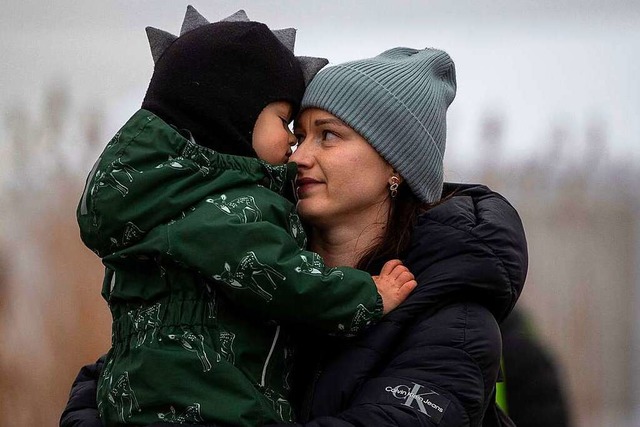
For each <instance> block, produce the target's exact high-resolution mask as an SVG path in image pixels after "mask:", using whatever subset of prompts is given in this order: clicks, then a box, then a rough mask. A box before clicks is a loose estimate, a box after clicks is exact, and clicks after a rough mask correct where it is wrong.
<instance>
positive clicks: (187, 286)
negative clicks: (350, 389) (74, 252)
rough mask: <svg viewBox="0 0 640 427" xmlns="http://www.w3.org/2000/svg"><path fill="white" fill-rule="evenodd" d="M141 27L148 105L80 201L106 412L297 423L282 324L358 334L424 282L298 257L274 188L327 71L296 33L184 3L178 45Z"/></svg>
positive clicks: (120, 136) (300, 238)
mask: <svg viewBox="0 0 640 427" xmlns="http://www.w3.org/2000/svg"><path fill="white" fill-rule="evenodd" d="M147 31H148V35H149V40H150V43H151V47H152V53H153V57H154V62H155V68H154V73H153V77H152V79H151V82H150V84H149V88H148V90H147V94H146V96H145V100H144V102H143V105H142V107H143V109H141V110H140V111H138V112H137V113H135V114H134V115H133V117H132V118H131V119H130V120H129V121H128V122H127V123H126V124H125V125H124V127H123V128H122V129H121V130H120V131H119V132H118V133H117V134H116V136H115V137H114V138H113V139H112V140H111V141H110V143H109V144H108V145H107V147H106V148H105V150H104V152H103V153H102V155H101V156H100V158H99V159H98V161H97V163H96V165H95V166H94V168H93V170H92V172H91V173H90V175H89V178H88V180H87V184H86V188H85V191H84V194H83V196H82V199H81V200H80V204H79V207H78V222H79V225H80V230H81V235H82V239H83V241H84V242H85V244H86V245H87V246H88V247H89V248H91V249H92V250H94V251H95V252H96V253H97V254H98V256H100V257H101V258H102V260H103V263H104V264H105V266H106V273H105V279H104V283H103V291H102V293H103V296H104V298H105V299H106V300H107V301H108V303H109V307H110V309H111V312H112V315H113V334H112V348H111V350H110V351H109V353H108V355H107V360H106V363H105V368H104V370H103V373H102V375H101V377H100V380H99V384H98V396H97V398H98V407H99V410H100V414H101V418H102V420H103V422H104V423H105V424H106V425H121V424H150V423H153V422H157V421H166V422H174V423H184V422H189V423H203V422H207V423H216V424H218V423H219V424H221V425H240V426H255V425H263V424H267V423H271V422H282V421H285V422H286V421H291V420H292V418H293V415H292V412H291V408H290V405H289V403H288V391H289V383H288V374H289V372H290V368H291V363H292V357H293V353H292V351H293V347H292V345H291V344H292V343H291V339H290V338H289V336H288V335H287V334H285V333H284V332H283V331H282V330H281V326H280V324H281V323H282V324H289V325H296V327H299V328H301V329H302V330H306V329H305V328H309V329H313V330H315V331H320V332H324V333H327V334H336V335H344V336H351V335H354V334H356V333H358V332H359V331H360V330H362V328H363V327H364V326H366V325H367V324H369V323H370V322H372V321H375V320H377V319H379V318H380V316H381V315H382V314H383V312H384V313H386V312H388V311H389V310H390V309H393V308H394V307H395V306H397V305H398V304H399V303H400V302H401V301H402V300H403V299H404V297H406V295H407V294H408V293H409V292H410V291H411V290H412V289H413V287H414V286H415V281H414V280H413V276H412V275H411V273H409V272H408V270H407V269H406V268H405V267H404V266H402V265H400V262H399V261H390V262H389V263H387V264H386V265H385V267H384V268H383V271H382V273H381V275H380V276H377V278H376V282H375V283H374V280H373V279H372V277H371V276H369V275H368V274H366V273H364V272H362V271H358V270H354V269H350V268H327V267H326V266H325V265H324V262H323V260H322V259H321V258H320V256H319V255H317V254H315V253H312V252H308V251H305V250H304V247H305V243H306V238H305V234H304V231H303V229H302V226H301V224H300V220H299V218H298V216H297V214H296V212H295V209H294V206H293V205H292V203H291V202H289V201H288V200H287V199H286V198H285V197H283V196H282V195H280V194H279V193H281V192H282V191H283V190H284V189H285V188H286V186H287V185H288V184H290V183H291V180H292V179H293V178H294V177H295V174H296V166H295V165H294V164H285V165H283V163H285V162H286V161H287V159H288V157H289V155H290V154H291V146H293V145H294V144H295V138H294V137H293V135H292V134H291V132H290V130H289V128H288V123H289V122H290V120H291V118H292V115H293V114H295V111H296V110H297V108H298V107H299V103H300V100H301V98H302V94H303V91H304V87H305V83H306V82H305V80H307V81H308V80H309V79H310V78H311V77H312V76H313V75H314V74H315V72H317V70H318V69H319V68H321V67H322V66H323V65H325V63H326V61H324V60H320V59H317V58H304V59H302V60H300V61H299V60H298V58H296V57H295V56H294V55H293V53H292V50H293V38H294V36H295V31H294V30H281V31H280V32H275V33H272V32H271V31H270V30H269V29H268V28H267V27H266V26H265V25H263V24H260V23H256V22H250V21H248V19H247V18H246V15H244V12H242V11H241V12H239V13H237V14H235V15H233V16H232V17H230V18H228V19H227V20H225V21H221V22H218V23H214V24H209V23H208V22H207V21H206V20H205V19H204V18H203V17H202V16H200V15H199V14H198V13H197V12H196V11H195V9H193V8H192V7H189V8H188V9H187V15H186V16H185V22H184V24H183V27H182V30H181V35H180V37H175V36H172V35H170V34H169V33H165V32H161V31H160V30H155V29H148V30H147ZM287 45H288V46H287ZM256 157H258V158H260V159H262V160H259V159H257V158H256ZM376 286H378V287H379V292H380V293H378V291H377V290H376Z"/></svg>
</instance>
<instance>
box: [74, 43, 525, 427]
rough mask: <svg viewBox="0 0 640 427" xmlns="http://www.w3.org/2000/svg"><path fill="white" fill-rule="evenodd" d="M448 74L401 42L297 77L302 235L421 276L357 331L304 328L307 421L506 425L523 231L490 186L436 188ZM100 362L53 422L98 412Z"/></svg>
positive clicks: (340, 261)
mask: <svg viewBox="0 0 640 427" xmlns="http://www.w3.org/2000/svg"><path fill="white" fill-rule="evenodd" d="M455 87H456V83H455V69H454V65H453V62H452V61H451V59H450V58H449V56H448V55H447V54H446V53H444V52H442V51H438V50H434V49H424V50H414V49H406V48H397V49H392V50H389V51H387V52H384V53H382V54H381V55H379V56H377V57H374V58H370V59H365V60H360V61H354V62H349V63H346V64H341V65H337V66H333V67H329V68H326V69H325V70H323V71H321V72H320V73H319V74H318V75H317V76H316V77H315V79H314V80H313V81H312V82H311V84H310V85H309V87H308V88H307V91H306V93H305V97H304V100H303V103H302V109H303V111H302V113H301V115H300V116H299V118H298V120H297V123H296V134H297V136H298V140H299V146H298V149H297V150H296V152H295V153H294V154H293V155H292V157H291V160H292V161H294V162H296V163H297V164H298V178H297V180H296V187H297V193H298V197H299V203H298V210H299V213H300V216H301V217H302V218H303V219H304V220H305V221H306V223H307V226H308V229H309V233H310V239H309V242H310V249H311V250H313V251H316V252H318V253H319V254H321V255H322V256H323V257H324V259H325V261H326V262H327V264H329V265H350V266H354V267H358V268H362V269H365V270H368V271H376V269H379V266H380V265H381V263H382V262H384V260H386V259H389V258H396V257H398V258H400V259H402V260H403V261H404V262H405V264H406V265H407V266H408V267H409V269H410V270H411V271H412V272H413V273H414V275H415V276H416V279H417V281H418V287H417V288H416V290H415V291H414V292H413V293H412V294H411V295H410V296H409V298H408V299H407V300H406V301H405V302H404V303H403V304H401V305H400V306H399V307H398V308H397V309H396V310H395V311H393V312H392V313H390V314H389V315H387V316H385V317H384V318H383V320H382V321H380V322H379V323H378V324H376V325H375V326H373V327H371V328H370V329H369V330H367V331H366V332H365V333H364V334H363V335H360V336H358V337H357V338H355V339H353V340H350V341H346V340H340V339H327V338H320V337H315V336H309V335H308V334H306V333H305V332H304V331H302V333H301V336H302V338H301V341H304V344H301V350H300V353H299V354H298V356H297V361H298V362H299V365H298V375H297V377H296V378H295V380H296V382H295V383H294V387H295V389H296V390H297V391H298V393H296V395H297V396H298V397H299V401H297V402H295V403H296V404H297V409H298V420H299V421H300V422H302V423H306V424H305V425H309V426H352V425H358V426H435V425H438V426H442V427H444V426H479V425H485V426H486V425H501V424H500V423H501V421H500V420H499V419H498V418H501V415H500V414H498V413H497V409H496V406H495V403H494V388H495V387H494V386H495V383H496V380H497V377H498V371H499V364H500V331H499V329H498V322H499V321H501V320H502V319H504V318H505V317H506V315H507V314H508V313H509V312H510V311H511V309H512V308H513V305H514V304H515V302H516V300H517V298H518V296H519V294H520V292H521V289H522V286H523V283H524V278H525V275H526V268H527V253H526V242H525V237H524V232H523V229H522V225H521V222H520V219H519V217H518V215H517V213H516V211H515V210H514V209H513V208H512V207H511V206H510V205H509V203H508V202H507V201H506V200H505V199H504V198H502V197H501V196H499V195H498V194H496V193H493V192H491V191H490V190H488V189H487V188H485V187H482V186H470V185H445V186H444V192H443V183H442V161H443V154H444V146H445V133H446V120H445V117H446V110H447V108H448V106H449V104H450V103H451V101H452V100H453V97H454V95H455ZM443 194H444V198H443V197H442V195H443ZM98 370H99V366H95V365H94V366H92V367H89V368H85V370H83V371H81V373H80V376H79V378H78V380H77V382H76V383H75V384H74V387H73V389H72V396H71V399H70V402H69V405H68V406H67V411H66V412H65V415H63V423H62V425H65V426H73V425H91V424H89V422H90V418H91V417H94V419H95V415H94V414H95V409H94V406H95V401H94V400H92V399H94V396H93V395H92V393H93V391H92V388H94V387H95V379H94V378H95V375H96V372H97V371H98ZM83 411H84V412H83ZM87 412H88V413H89V415H87ZM65 417H66V418H65ZM74 417H75V418H74ZM74 419H75V420H79V421H81V422H79V423H77V424H74V423H73V420H74ZM502 422H508V421H506V420H502Z"/></svg>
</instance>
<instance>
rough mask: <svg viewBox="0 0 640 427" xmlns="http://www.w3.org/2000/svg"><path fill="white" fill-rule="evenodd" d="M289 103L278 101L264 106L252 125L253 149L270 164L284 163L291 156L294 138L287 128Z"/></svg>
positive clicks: (289, 119) (289, 114) (289, 113)
mask: <svg viewBox="0 0 640 427" xmlns="http://www.w3.org/2000/svg"><path fill="white" fill-rule="evenodd" d="M290 121H291V105H290V104H289V103H288V102H284V101H278V102H272V103H271V104H269V105H267V106H266V107H264V109H263V110H262V112H261V113H260V115H259V116H258V119H257V120H256V124H255V126H254V127H253V138H252V139H253V140H252V145H253V149H254V150H255V151H256V154H257V155H258V157H259V158H261V159H262V160H264V161H266V162H268V163H271V164H272V165H278V164H284V163H286V162H287V161H288V160H289V156H291V147H292V146H293V145H295V143H296V138H295V136H293V133H291V130H290V129H289V122H290Z"/></svg>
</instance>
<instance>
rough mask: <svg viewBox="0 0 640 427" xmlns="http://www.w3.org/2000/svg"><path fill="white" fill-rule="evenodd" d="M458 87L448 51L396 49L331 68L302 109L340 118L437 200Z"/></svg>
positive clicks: (425, 197)
mask: <svg viewBox="0 0 640 427" xmlns="http://www.w3.org/2000/svg"><path fill="white" fill-rule="evenodd" d="M455 93H456V75H455V66H454V64H453V61H452V60H451V58H450V57H449V55H448V54H447V53H446V52H443V51H440V50H436V49H422V50H418V49H410V48H405V47H397V48H394V49H390V50H387V51H385V52H383V53H381V54H380V55H378V56H375V57H373V58H367V59H361V60H357V61H352V62H346V63H343V64H338V65H334V66H330V67H326V68H324V69H323V70H321V71H320V72H319V73H318V74H317V75H316V76H315V78H314V79H313V80H312V81H311V83H310V84H309V86H308V87H307V90H306V91H305V94H304V98H303V99H302V109H306V108H311V107H316V108H321V109H323V110H326V111H328V112H330V113H331V114H333V115H334V116H336V117H338V118H340V119H341V120H342V121H344V122H345V123H346V124H347V125H349V126H350V127H351V128H353V129H354V130H355V131H356V132H358V133H359V134H360V135H362V136H363V137H364V138H365V139H366V140H367V141H368V142H369V143H370V144H371V145H372V146H373V148H375V149H376V151H378V153H380V155H381V156H382V157H384V158H385V159H386V160H387V161H388V162H389V163H390V164H391V165H392V166H393V168H394V169H395V170H396V171H397V172H398V173H399V174H400V175H402V177H403V178H404V179H405V180H406V181H407V184H409V187H410V188H411V189H412V190H413V192H414V194H416V195H417V196H418V197H419V198H420V199H421V200H422V201H424V202H427V203H432V202H435V201H437V200H439V199H440V197H441V196H442V182H443V158H444V151H445V142H446V132H447V124H446V115H447V108H448V107H449V105H450V104H451V102H453V98H454V97H455Z"/></svg>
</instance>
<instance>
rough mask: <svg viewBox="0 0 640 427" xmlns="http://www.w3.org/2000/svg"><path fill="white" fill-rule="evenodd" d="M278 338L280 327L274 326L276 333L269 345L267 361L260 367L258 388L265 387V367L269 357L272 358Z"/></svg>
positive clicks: (267, 364) (269, 359)
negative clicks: (260, 376) (260, 374)
mask: <svg viewBox="0 0 640 427" xmlns="http://www.w3.org/2000/svg"><path fill="white" fill-rule="evenodd" d="M279 336H280V325H278V326H276V333H275V335H274V336H273V342H272V343H271V348H270V349H269V354H268V355H267V359H266V360H265V361H264V366H263V367H262V378H261V379H260V387H264V386H265V380H266V376H267V367H268V366H269V362H270V361H271V356H273V350H274V349H275V348H276V343H277V342H278V337H279Z"/></svg>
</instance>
